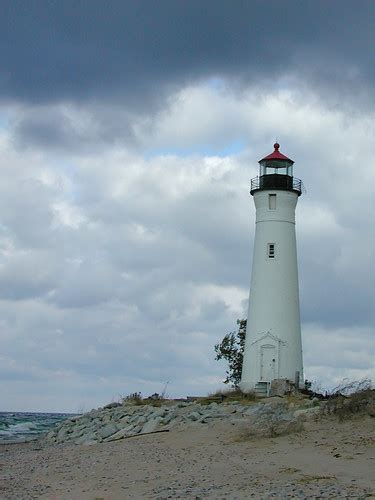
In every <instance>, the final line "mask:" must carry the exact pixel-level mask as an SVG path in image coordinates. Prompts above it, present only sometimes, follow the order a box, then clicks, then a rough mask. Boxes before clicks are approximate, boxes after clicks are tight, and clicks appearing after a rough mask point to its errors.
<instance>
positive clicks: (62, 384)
mask: <svg viewBox="0 0 375 500" xmlns="http://www.w3.org/2000/svg"><path fill="white" fill-rule="evenodd" d="M374 24H375V4H374V2H373V1H371V0H369V1H366V0H361V1H359V2H354V1H344V0H331V1H330V2H327V1H319V0H314V1H310V0H306V1H304V2H301V1H299V0H298V1H297V0H288V1H287V2H280V1H278V0H277V1H273V0H266V1H264V0H262V1H261V0H246V1H245V0H236V1H233V2H230V1H223V0H205V1H201V0H190V1H184V0H161V1H158V2H156V1H155V2H150V1H149V0H137V1H124V0H109V1H104V0H101V1H98V0H74V1H73V0H64V1H63V2H60V1H58V0H29V1H28V2H24V1H23V0H3V1H2V15H1V18H0V106H1V107H0V383H1V385H0V411H1V410H3V411H5V410H12V411H17V410H42V411H43V410H44V411H61V410H65V411H81V410H88V409H90V408H92V407H94V406H98V405H101V404H103V403H106V402H109V401H111V400H114V399H117V398H118V397H119V395H126V394H129V393H130V392H135V391H141V392H142V393H143V394H145V395H148V394H151V393H153V392H158V393H161V392H162V391H163V389H164V388H165V385H166V384H167V383H168V385H167V394H168V395H170V396H186V395H188V394H190V395H197V394H207V393H208V392H209V391H212V390H214V389H216V388H218V387H220V383H221V380H222V379H223V377H224V372H225V363H222V364H220V363H218V362H217V361H215V360H214V350H213V347H214V344H215V343H216V342H218V341H219V340H220V339H221V338H222V337H223V335H224V334H225V333H226V332H228V331H231V330H233V329H234V328H235V323H236V319H237V318H242V317H245V316H246V311H247V303H248V292H249V281H250V270H251V258H252V244H253V237H254V215H255V211H254V206H253V202H252V199H251V197H250V195H249V181H250V178H251V177H253V176H255V175H256V174H257V161H258V160H259V158H261V157H263V156H264V155H266V154H268V153H270V152H271V151H272V149H273V148H272V144H273V142H274V141H275V138H277V139H278V141H279V142H280V144H281V148H280V149H281V151H282V152H284V153H285V154H287V155H288V156H290V157H291V158H293V159H294V160H295V162H296V168H295V175H296V176H297V177H300V178H301V179H303V181H304V184H305V186H306V191H307V192H306V193H305V194H304V195H303V196H302V197H301V198H300V199H299V204H298V207H297V224H298V225H297V238H298V252H299V272H300V295H301V315H302V331H303V344H304V363H305V372H306V373H305V375H306V376H307V377H308V378H309V379H310V380H313V381H315V382H316V384H320V385H322V386H323V387H326V386H330V385H335V384H336V383H339V382H340V381H341V380H342V379H344V378H349V379H350V380H353V379H361V378H364V377H373V379H375V365H374V357H375V356H374V355H375V332H374V323H375V321H374V320H375V300H374V283H375V271H374V267H375V266H374V261H375V236H374V235H375V231H374V211H375V196H374V185H375V157H374V149H375V120H374V118H375V61H374V51H373V47H374V44H375V35H374V29H373V27H374Z"/></svg>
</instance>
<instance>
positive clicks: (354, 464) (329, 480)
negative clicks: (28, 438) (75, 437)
mask: <svg viewBox="0 0 375 500" xmlns="http://www.w3.org/2000/svg"><path fill="white" fill-rule="evenodd" d="M305 425H306V429H305V430H304V431H302V432H299V433H296V434H290V435H288V436H278V437H267V438H265V437H262V438H260V437H254V436H249V435H248V431H247V429H246V426H245V427H244V426H243V425H240V424H238V425H231V424H229V423H226V422H221V423H216V424H212V425H211V424H210V425H208V426H207V425H202V424H193V425H191V426H190V427H188V428H180V429H176V430H173V431H171V432H168V433H161V434H150V435H144V436H137V437H134V438H130V439H125V440H122V441H118V442H113V443H101V444H96V445H92V446H74V445H72V446H71V445H69V446H61V447H43V446H42V445H39V444H37V443H28V444H23V445H2V446H0V498H1V499H13V498H14V499H20V498H25V499H27V498H43V499H79V500H81V499H82V500H84V499H128V498H129V499H132V498H134V499H138V498H140V499H141V498H155V499H156V498H159V499H165V498H189V499H190V498H191V499H206V498H218V499H224V498H226V499H236V498H238V499H243V498H375V480H374V478H375V446H374V443H375V440H374V429H375V419H374V418H371V417H361V418H355V419H352V420H350V421H345V422H339V421H338V420H337V419H335V418H333V417H326V418H325V419H324V420H322V421H318V422H308V423H306V424H305Z"/></svg>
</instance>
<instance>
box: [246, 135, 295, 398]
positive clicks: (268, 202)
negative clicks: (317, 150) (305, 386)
mask: <svg viewBox="0 0 375 500" xmlns="http://www.w3.org/2000/svg"><path fill="white" fill-rule="evenodd" d="M279 147H280V145H279V144H277V143H276V144H275V145H274V148H275V150H274V152H273V153H271V154H270V155H268V156H266V157H265V158H263V159H262V160H260V161H259V165H260V167H259V176H258V177H255V178H254V179H252V180H251V191H250V193H251V194H252V196H253V197H254V203H255V208H256V226H255V227H256V229H255V241H254V255H253V263H252V275H251V285H250V299H249V312H248V316H247V331H246V342H245V351H244V359H243V367H242V377H241V383H240V387H241V389H242V390H243V391H244V392H250V391H254V390H255V391H256V392H257V393H260V394H264V395H266V394H268V392H269V389H270V385H271V382H272V381H273V380H275V379H284V380H286V381H290V382H292V383H297V384H299V383H300V382H299V381H303V365H302V342H301V322H300V312H299V292H298V269H297V248H296V232H295V208H296V205H297V201H298V197H299V196H300V195H301V188H302V182H301V180H300V179H297V178H296V177H293V164H294V162H293V161H292V160H291V159H289V158H287V157H286V156H285V155H283V154H282V153H280V151H279Z"/></svg>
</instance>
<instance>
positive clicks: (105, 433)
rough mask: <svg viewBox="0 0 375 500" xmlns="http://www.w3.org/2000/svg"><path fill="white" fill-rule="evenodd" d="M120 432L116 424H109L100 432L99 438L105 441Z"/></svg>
mask: <svg viewBox="0 0 375 500" xmlns="http://www.w3.org/2000/svg"><path fill="white" fill-rule="evenodd" d="M118 430H119V428H118V427H117V425H115V424H114V423H109V424H107V425H105V426H104V427H101V428H100V429H99V430H98V436H99V437H101V438H102V439H105V438H107V437H109V436H111V435H112V434H114V433H115V432H117V431H118Z"/></svg>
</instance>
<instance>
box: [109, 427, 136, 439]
mask: <svg viewBox="0 0 375 500" xmlns="http://www.w3.org/2000/svg"><path fill="white" fill-rule="evenodd" d="M132 429H134V427H133V426H129V427H124V429H121V430H119V431H118V432H115V433H114V434H112V436H109V437H108V438H106V439H104V441H106V442H109V441H118V440H119V439H123V438H124V437H127V436H131V435H132Z"/></svg>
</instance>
